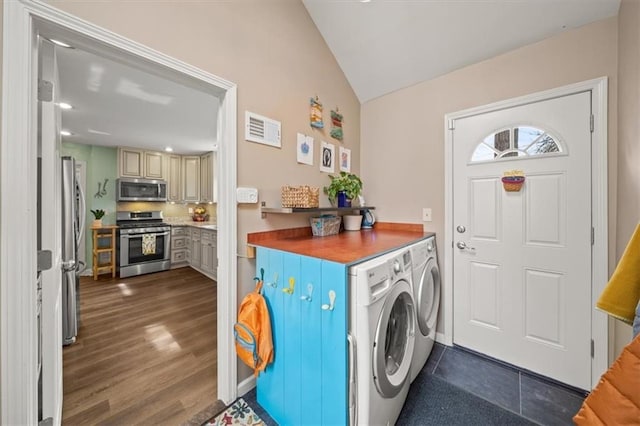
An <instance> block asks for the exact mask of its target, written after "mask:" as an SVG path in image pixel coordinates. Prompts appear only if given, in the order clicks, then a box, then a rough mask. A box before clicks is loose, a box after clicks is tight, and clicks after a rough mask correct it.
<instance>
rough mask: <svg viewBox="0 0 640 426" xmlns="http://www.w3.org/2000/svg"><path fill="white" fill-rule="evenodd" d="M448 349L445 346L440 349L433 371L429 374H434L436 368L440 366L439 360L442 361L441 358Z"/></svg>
mask: <svg viewBox="0 0 640 426" xmlns="http://www.w3.org/2000/svg"><path fill="white" fill-rule="evenodd" d="M447 349H448V348H447V347H446V346H445V347H444V348H443V349H442V353H441V354H440V356H439V357H438V360H437V361H436V365H434V366H433V371H432V372H431V374H435V372H436V368H438V365H440V360H441V359H442V357H443V356H444V353H445V352H446V350H447Z"/></svg>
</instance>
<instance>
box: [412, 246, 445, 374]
mask: <svg viewBox="0 0 640 426" xmlns="http://www.w3.org/2000/svg"><path fill="white" fill-rule="evenodd" d="M409 250H410V252H411V262H412V264H413V297H414V299H415V303H416V344H415V346H414V352H413V363H412V365H411V382H413V381H414V380H415V378H416V377H417V376H418V374H419V373H420V371H421V370H422V368H423V367H424V365H425V363H426V362H427V359H428V358H429V355H430V354H431V350H432V349H433V344H434V342H435V337H436V326H437V322H438V309H439V307H440V270H439V269H438V256H437V254H436V239H435V237H429V238H427V239H425V240H422V241H420V242H418V243H416V244H413V245H411V246H409Z"/></svg>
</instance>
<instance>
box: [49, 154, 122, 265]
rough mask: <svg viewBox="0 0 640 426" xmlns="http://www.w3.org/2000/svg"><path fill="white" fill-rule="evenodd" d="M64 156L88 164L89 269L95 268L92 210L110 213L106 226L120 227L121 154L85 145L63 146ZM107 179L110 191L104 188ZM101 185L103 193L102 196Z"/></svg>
mask: <svg viewBox="0 0 640 426" xmlns="http://www.w3.org/2000/svg"><path fill="white" fill-rule="evenodd" d="M60 154H61V155H62V156H71V157H74V158H75V159H76V160H78V161H84V162H86V164H87V170H86V171H87V187H86V188H85V192H86V194H85V197H86V202H87V212H86V224H87V225H86V229H85V248H86V259H87V268H89V269H90V268H91V267H92V265H93V234H92V231H91V223H92V222H93V219H94V217H93V213H91V210H96V209H102V210H104V211H105V212H106V214H105V216H104V217H103V218H102V223H103V224H105V225H113V224H115V223H116V178H117V174H118V163H117V159H118V150H117V149H116V148H108V147H104V146H95V145H81V144H75V143H63V144H62V146H61V148H60ZM105 179H107V185H106V188H104V187H103V184H104V181H105ZM98 183H99V184H100V190H101V193H100V194H98ZM105 191H106V193H104V192H105Z"/></svg>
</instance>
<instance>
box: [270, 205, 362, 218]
mask: <svg viewBox="0 0 640 426" xmlns="http://www.w3.org/2000/svg"><path fill="white" fill-rule="evenodd" d="M355 210H375V207H371V206H355V207H315V208H304V207H267V206H266V205H265V202H264V201H263V202H262V205H261V207H260V212H261V213H262V218H263V219H264V218H266V217H267V214H293V213H327V212H337V213H340V212H344V213H348V212H352V211H355Z"/></svg>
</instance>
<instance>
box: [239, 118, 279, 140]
mask: <svg viewBox="0 0 640 426" xmlns="http://www.w3.org/2000/svg"><path fill="white" fill-rule="evenodd" d="M244 125H245V135H244V138H245V139H246V140H248V141H250V142H257V143H262V144H265V145H269V146H275V147H276V148H280V147H281V143H280V129H281V124H280V122H279V121H276V120H272V119H270V118H267V117H263V116H261V115H258V114H254V113H253V112H249V111H246V112H245V124H244Z"/></svg>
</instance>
